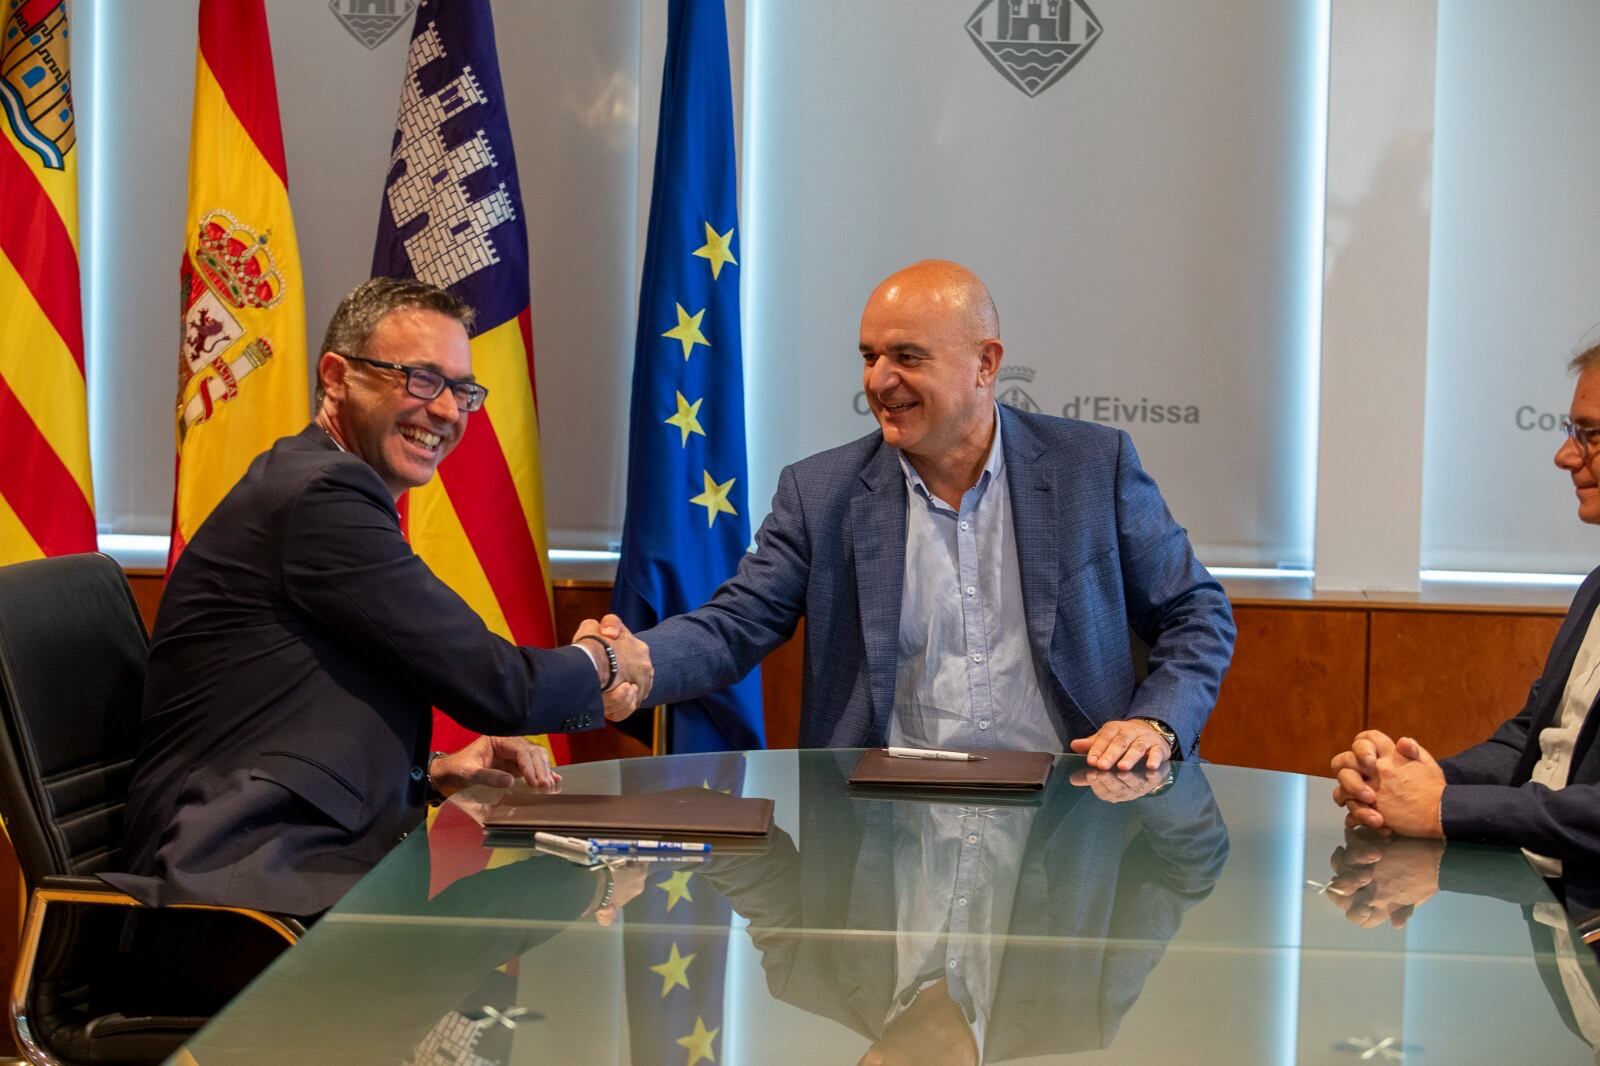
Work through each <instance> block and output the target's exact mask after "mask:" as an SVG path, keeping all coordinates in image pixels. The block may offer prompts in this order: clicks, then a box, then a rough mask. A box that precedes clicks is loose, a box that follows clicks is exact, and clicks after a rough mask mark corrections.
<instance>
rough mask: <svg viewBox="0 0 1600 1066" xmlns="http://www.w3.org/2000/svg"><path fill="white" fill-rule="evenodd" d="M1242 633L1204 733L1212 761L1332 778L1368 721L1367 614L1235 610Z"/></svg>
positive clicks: (1308, 609)
mask: <svg viewBox="0 0 1600 1066" xmlns="http://www.w3.org/2000/svg"><path fill="white" fill-rule="evenodd" d="M1234 619H1235V621H1236V622H1237V623H1238V626H1239V639H1238V643H1237V644H1236V645H1235V647H1234V653H1233V665H1232V666H1231V667H1230V668H1229V670H1228V676H1227V677H1226V678H1225V679H1224V680H1223V683H1222V693H1221V696H1220V698H1219V699H1218V701H1217V707H1216V709H1215V710H1214V711H1212V712H1211V719H1210V721H1209V723H1208V724H1207V725H1206V728H1205V731H1204V733H1202V734H1201V744H1200V754H1201V755H1202V756H1204V757H1205V758H1207V759H1209V760H1211V761H1212V762H1220V763H1230V764H1233V765H1237V766H1256V767H1261V768H1264V769H1268V770H1293V771H1295V772H1298V773H1303V774H1316V775H1318V776H1320V777H1326V776H1328V760H1329V759H1331V758H1333V756H1334V754H1335V753H1336V752H1338V751H1340V750H1342V749H1343V748H1344V747H1345V746H1346V745H1348V744H1349V742H1350V738H1352V737H1354V736H1355V735H1356V733H1358V732H1360V731H1361V729H1362V726H1363V724H1364V722H1365V719H1366V657H1367V613H1366V612H1365V611H1363V610H1360V609H1354V608H1350V609H1325V608H1314V607H1254V606H1238V607H1235V608H1234Z"/></svg>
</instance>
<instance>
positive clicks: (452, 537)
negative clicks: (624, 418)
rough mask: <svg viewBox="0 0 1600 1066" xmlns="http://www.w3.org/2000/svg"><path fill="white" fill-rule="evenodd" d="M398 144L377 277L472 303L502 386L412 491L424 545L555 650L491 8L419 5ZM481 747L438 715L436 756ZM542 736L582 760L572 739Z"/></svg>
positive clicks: (513, 623) (463, 591)
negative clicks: (407, 280)
mask: <svg viewBox="0 0 1600 1066" xmlns="http://www.w3.org/2000/svg"><path fill="white" fill-rule="evenodd" d="M424 68H426V73H424ZM394 144H395V147H394V155H393V160H392V164H391V166H390V169H389V182H388V186H387V188H385V190H384V202H383V209H382V211H381V212H380V214H379V221H378V239H377V243H376V245H375V248H374V251H373V256H372V273H373V274H374V275H379V276H391V277H416V278H420V279H421V280H423V281H426V282H429V283H431V284H434V285H437V286H439V287H440V288H447V289H449V290H450V291H451V292H452V293H454V294H455V295H457V296H459V297H461V298H462V299H463V300H465V301H466V302H467V303H469V304H471V305H472V306H473V307H474V308H475V309H476V310H477V312H478V319H477V322H476V324H475V325H474V327H473V332H472V365H473V371H474V373H476V375H477V378H478V380H479V381H481V382H482V383H483V384H485V385H487V386H488V388H489V401H488V404H487V406H485V407H484V409H483V411H481V412H480V413H478V414H475V415H473V416H472V420H471V422H470V424H469V426H468V428H467V433H466V435H465V436H464V437H462V438H461V443H460V444H459V445H457V446H456V449H455V451H454V452H452V453H451V454H450V457H449V458H448V459H446V460H445V461H444V462H443V463H441V464H439V473H438V476H437V477H435V478H434V479H433V480H432V481H430V482H429V483H428V484H426V485H424V486H422V487H421V488H418V489H412V490H411V491H410V492H408V493H407V494H406V495H407V497H408V509H409V513H408V515H407V531H408V535H409V536H410V538H411V543H412V545H413V546H414V547H415V548H416V550H417V554H418V555H420V556H422V558H423V559H424V560H425V561H426V562H427V564H428V566H429V567H430V568H431V569H432V570H433V572H434V573H435V574H437V575H438V576H439V578H440V579H441V580H443V581H444V582H445V583H446V584H448V585H449V586H450V587H451V588H453V589H454V590H455V591H456V592H457V593H458V594H459V595H460V596H461V597H462V598H463V599H465V600H466V601H467V602H468V603H469V604H471V605H472V607H473V609H474V610H475V611H477V612H478V614H479V615H481V616H482V617H483V620H484V622H485V623H486V624H487V625H488V626H489V628H490V629H492V630H494V631H495V632H496V633H498V634H500V635H501V636H502V637H505V638H506V639H507V640H510V641H512V642H514V643H517V644H523V645H533V646H536V647H550V646H551V645H552V644H553V643H554V642H555V620H554V616H553V615H552V613H551V608H550V604H551V595H550V578H549V574H548V572H547V570H546V567H545V548H546V545H545V526H544V488H543V485H542V483H541V480H540V474H539V416H538V408H537V404H536V400H535V395H534V378H533V332H532V324H531V316H530V315H529V310H528V298H529V297H528V236H527V230H526V228H525V227H524V225H523V221H522V197H521V191H520V189H519V186H518V182H517V160H516V155H515V153H514V152H513V151H512V148H511V128H510V125H509V124H508V123H507V121H506V108H505V92H504V90H503V88H502V87H501V84H500V64H499V59H498V57H497V55H496V52H495V44H494V23H493V20H492V18H491V17H490V12H489V5H488V4H487V3H486V2H484V0H434V2H431V3H426V4H423V5H421V6H419V8H418V10H417V23H416V27H415V29H414V31H413V33H412V37H411V48H410V52H409V55H408V59H407V65H406V76H405V81H404V83H403V86H402V88H401V93H400V114H399V118H398V119H397V121H396V130H395V141H394ZM471 736H472V734H471V733H468V732H467V731H466V730H464V729H462V728H461V727H460V726H459V725H457V724H456V723H455V722H453V721H451V720H450V719H448V718H446V717H444V716H443V715H440V714H437V713H435V716H434V728H433V738H434V746H435V747H436V748H441V749H444V750H454V749H455V748H457V747H460V746H461V744H462V743H464V742H465V741H466V740H467V739H470V738H471ZM533 739H534V740H537V741H540V742H542V743H544V744H546V746H547V747H549V748H550V750H551V754H552V756H554V758H555V760H556V761H557V762H566V761H567V760H568V748H567V743H566V738H565V737H563V736H559V735H558V736H553V737H549V738H540V737H535V738H533Z"/></svg>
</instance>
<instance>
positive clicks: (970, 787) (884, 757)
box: [850, 748, 1056, 792]
mask: <svg viewBox="0 0 1600 1066" xmlns="http://www.w3.org/2000/svg"><path fill="white" fill-rule="evenodd" d="M971 754H973V755H982V756H983V759H981V760H978V761H974V762H948V761H945V760H943V759H897V758H895V757H894V756H892V755H890V754H889V753H888V752H887V751H884V750H883V749H881V748H875V749H873V750H872V751H869V752H867V753H866V754H865V755H863V756H861V761H860V762H858V763H856V768H855V770H854V772H852V773H851V774H850V784H852V785H861V786H868V787H871V788H885V789H888V788H893V789H910V790H922V791H926V790H932V791H945V790H949V791H953V792H1037V791H1039V790H1041V789H1043V788H1044V783H1045V781H1046V780H1048V779H1049V777H1050V768H1051V767H1053V766H1054V765H1055V762H1056V757H1055V756H1054V755H1052V754H1051V753H1050V752H1048V751H997V750H993V749H977V748H974V749H973V750H972V751H971Z"/></svg>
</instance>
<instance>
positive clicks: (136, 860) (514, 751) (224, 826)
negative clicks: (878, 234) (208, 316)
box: [103, 278, 650, 916]
mask: <svg viewBox="0 0 1600 1066" xmlns="http://www.w3.org/2000/svg"><path fill="white" fill-rule="evenodd" d="M472 321H473V310H472V308H471V307H469V306H468V305H467V304H465V303H464V302H463V301H461V300H460V299H458V298H457V297H455V296H454V295H453V294H451V293H449V292H446V291H444V290H442V289H438V288H435V287H434V286H432V285H428V284H426V283H424V282H420V281H414V280H409V279H396V278H374V279H372V280H370V281H367V282H365V283H363V284H362V285H360V286H358V287H357V288H356V289H355V290H353V291H352V292H351V293H350V294H349V295H347V296H346V297H345V298H344V300H343V301H342V302H341V303H340V305H339V307H338V309H337V310H336V311H335V312H334V315H333V318H332V321H331V322H330V324H329V326H328V331H327V336H326V338H325V340H324V344H323V353H322V355H321V356H320V358H319V359H318V363H317V371H318V389H317V400H316V413H315V416H314V418H313V419H312V422H311V424H310V425H309V426H308V427H307V428H306V429H305V430H303V431H302V432H301V433H299V434H297V435H295V436H292V437H285V438H283V439H281V440H279V441H277V442H276V443H275V444H274V445H273V446H272V448H270V449H269V450H268V451H266V452H264V453H262V454H261V455H260V456H258V457H256V459H255V460H254V461H253V462H252V463H251V465H250V467H249V469H248V470H247V471H246V473H245V474H244V476H243V477H242V478H241V479H240V481H239V482H238V483H237V484H236V485H235V486H234V487H233V488H232V489H231V490H230V491H229V492H228V494H227V495H226V496H225V497H224V499H223V500H222V501H221V502H220V503H218V504H217V506H216V507H215V508H214V509H213V510H212V512H211V514H210V515H209V516H208V517H207V519H206V520H205V521H204V522H203V523H202V524H201V525H200V527H199V529H198V530H196V532H195V535H194V537H193V538H192V539H191V541H190V543H189V544H188V546H187V548H186V550H185V551H184V554H183V556H182V557H181V558H180V559H179V561H178V563H177V565H176V566H175V567H174V568H173V571H172V574H171V577H170V579H169V581H168V584H167V588H166V591H165V593H164V594H163V597H162V602H161V609H160V612H159V613H158V616H157V619H156V626H155V633H154V635H153V640H152V643H151V648H150V657H149V667H148V670H147V673H146V676H145V690H144V712H143V716H142V721H141V727H140V748H139V754H138V757H137V759H136V761H135V767H134V774H133V779H132V782H131V784H130V786H129V796H128V805H127V813H126V818H125V831H126V838H127V839H126V842H125V847H124V855H123V863H124V869H125V870H126V871H127V872H123V873H107V874H105V875H103V876H104V878H105V879H106V880H107V881H109V882H111V883H113V884H115V885H116V886H117V887H119V888H122V889H123V890H124V891H127V892H129V893H130V894H131V895H133V896H135V897H136V898H138V899H140V900H141V901H142V902H145V903H147V904H164V903H173V902H198V903H222V904H230V905H234V906H248V907H257V908H261V909H264V910H270V911H276V912H280V913H286V914H294V915H307V916H309V915H315V914H318V913H320V912H321V911H323V910H326V909H327V908H328V907H329V906H331V905H332V904H333V903H334V902H335V901H336V900H337V899H338V898H339V897H340V896H342V895H343V894H344V892H345V891H347V890H348V889H349V887H351V886H352V885H353V884H354V883H355V881H356V880H357V879H358V878H359V877H360V876H361V874H362V873H364V872H365V871H366V870H367V869H369V868H370V867H371V866H372V865H373V864H375V863H376V862H377V861H378V859H380V858H381V857H382V856H383V854H384V853H385V852H387V851H388V850H389V848H391V847H393V846H394V844H395V843H397V842H398V841H399V840H400V839H401V838H402V837H404V836H405V835H406V833H407V832H409V831H410V829H412V828H414V826H415V825H416V824H417V823H418V821H420V819H421V817H422V811H423V809H424V801H425V799H426V798H427V792H428V788H429V786H431V787H432V789H433V790H435V791H436V793H438V794H449V793H450V792H453V791H456V790H458V789H460V788H463V787H466V786H467V785H469V784H488V785H496V786H504V785H509V784H512V783H513V782H514V781H515V780H516V779H518V778H521V779H522V780H524V781H526V782H527V783H528V784H530V785H535V786H550V785H554V784H555V783H557V782H558V781H559V775H557V774H556V773H555V772H554V771H553V770H552V769H551V768H550V766H549V764H548V759H547V757H546V755H545V753H544V751H543V749H541V748H536V747H535V746H533V745H531V744H530V743H529V742H528V741H527V740H526V739H525V738H524V736H523V734H527V733H543V732H552V731H571V730H580V729H591V728H598V727H599V726H601V725H602V724H603V721H604V719H603V718H602V713H603V715H604V718H610V719H613V720H615V719H619V718H623V717H626V716H627V715H628V714H629V713H631V712H632V710H633V709H634V708H635V707H636V706H637V702H638V699H639V698H640V697H642V695H643V694H644V693H645V692H647V691H648V689H649V673H650V671H649V656H648V651H647V650H646V649H645V648H644V646H643V645H641V644H639V643H638V642H637V641H636V640H634V639H633V638H632V637H631V635H629V634H627V633H626V631H625V630H621V631H619V632H616V635H615V636H614V637H613V638H612V639H607V638H605V637H602V636H600V635H599V623H597V622H592V621H591V622H587V623H585V625H584V627H583V628H581V629H580V630H579V635H578V637H577V638H576V640H575V643H574V644H573V645H570V646H568V647H565V648H555V649H544V648H531V647H518V646H516V645H513V644H511V643H510V642H508V641H506V640H503V639H502V638H500V637H499V636H497V635H496V634H494V633H493V632H491V631H490V630H489V629H488V627H487V626H486V625H485V624H484V622H483V620H482V619H481V618H480V617H479V616H478V615H477V614H476V612H474V611H473V610H472V608H471V607H470V606H469V605H468V604H467V603H466V602H465V601H464V600H462V599H461V597H460V596H458V595H457V594H456V593H455V592H453V591H452V590H451V589H450V588H449V587H447V586H446V585H445V584H444V583H443V582H442V581H440V580H439V578H438V577H436V576H435V575H434V574H433V573H432V572H431V570H429V568H428V566H427V565H426V564H425V563H423V561H422V560H421V559H420V558H419V557H418V556H417V555H416V553H415V552H413V551H412V549H411V547H410V545H409V544H407V543H406V541H405V539H404V537H403V535H402V532H401V529H400V524H399V516H398V514H397V511H396V507H397V504H398V501H399V499H400V497H401V496H402V495H403V494H404V493H405V491H406V490H407V489H410V488H415V487H418V486H420V485H423V484H426V483H427V482H428V481H429V480H431V479H432V477H433V476H434V474H435V471H436V469H437V467H438V465H439V463H440V462H442V461H443V460H444V458H445V457H446V456H447V455H449V453H450V452H451V450H452V449H453V448H454V447H455V445H456V444H457V443H458V442H459V441H460V440H461V438H462V436H463V434H464V433H465V432H466V429H467V423H468V420H469V417H470V412H472V411H475V410H478V409H479V408H480V407H481V406H482V405H483V403H484V401H485V399H486V398H487V394H488V390H487V389H486V388H485V387H484V386H482V385H481V384H479V383H478V381H477V379H476V377H475V375H474V374H473V367H472V353H471V346H470V343H469V340H468V334H467V329H468V327H470V325H471V324H472ZM608 621H614V620H613V619H608ZM430 706H437V707H439V708H440V709H441V710H443V711H444V712H445V713H446V714H449V715H450V716H451V717H452V718H455V719H456V720H457V721H459V722H461V723H462V724H463V725H465V726H467V727H468V728H470V729H472V730H474V731H476V732H480V733H484V734H486V735H485V736H483V737H480V738H479V739H478V740H476V741H474V742H472V743H471V744H469V745H468V746H467V747H465V748H463V749H461V750H460V751H459V752H455V753H434V754H433V755H431V756H430V755H429V753H428V750H427V749H428V746H429V745H428V740H429V731H430V727H431V721H432V719H431V714H430V711H429V708H430Z"/></svg>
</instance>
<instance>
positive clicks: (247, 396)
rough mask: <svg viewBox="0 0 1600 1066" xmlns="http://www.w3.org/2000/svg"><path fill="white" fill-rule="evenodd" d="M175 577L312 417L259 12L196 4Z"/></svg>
mask: <svg viewBox="0 0 1600 1066" xmlns="http://www.w3.org/2000/svg"><path fill="white" fill-rule="evenodd" d="M180 279H181V284H182V294H183V340H182V344H181V350H180V354H179V359H178V410H177V431H178V476H177V489H176V491H175V494H174V497H173V505H172V551H171V554H170V555H169V556H168V560H167V565H168V569H170V568H171V566H172V564H174V563H176V562H177V561H178V555H179V554H180V553H181V552H182V551H183V546H184V545H185V544H187V543H188V541H189V538H190V537H192V536H193V535H194V531H195V530H196V529H198V528H199V527H200V523H202V522H204V521H205V519H206V516H207V515H209V514H210V513H211V509H212V508H213V507H215V506H216V505H217V503H218V502H219V501H220V500H221V499H222V497H223V496H225V495H226V494H227V492H228V490H229V489H231V488H233V486H234V483H235V482H237V481H238V480H239V477H240V476H241V475H242V474H243V473H244V471H245V468H246V467H247V466H249V465H250V461H251V460H252V459H254V458H255V457H256V456H257V455H259V454H260V453H262V452H264V451H266V450H267V448H269V447H270V446H271V445H272V442H273V441H275V440H277V439H278V438H279V437H283V436H287V435H289V434H291V433H296V432H298V431H300V430H301V429H303V428H304V427H305V424H306V421H307V419H308V418H309V417H310V397H309V394H308V390H307V381H308V377H307V374H306V308H305V296H304V291H303V286H302V280H301V274H300V246H299V244H298V243H297V242H296V241H295V235H294V220H293V218H292V217H291V216H290V213H289V188H288V170H287V167H286V166H285V163H284V155H283V131H282V129H281V127H280V126H279V124H278V89H277V84H276V82H275V81H274V80H273V76H272V44H271V41H270V40H269V39H268V37H267V13H266V10H265V8H264V7H263V6H262V0H200V48H199V54H198V56H197V59H196V62H195V84H194V131H193V133H192V134H191V139H190V144H189V211H188V215H187V227H186V230H185V235H184V253H183V266H182V269H181V272H180Z"/></svg>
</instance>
